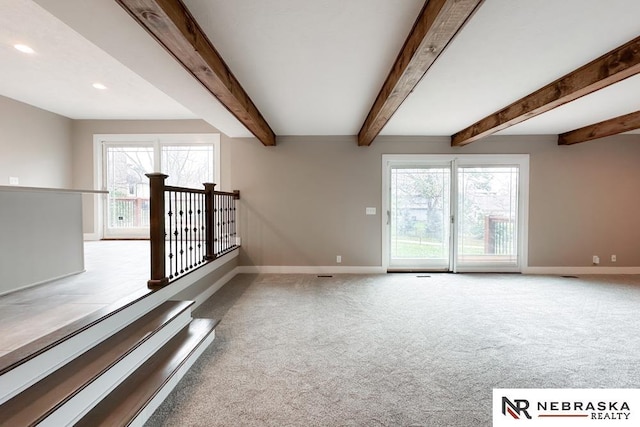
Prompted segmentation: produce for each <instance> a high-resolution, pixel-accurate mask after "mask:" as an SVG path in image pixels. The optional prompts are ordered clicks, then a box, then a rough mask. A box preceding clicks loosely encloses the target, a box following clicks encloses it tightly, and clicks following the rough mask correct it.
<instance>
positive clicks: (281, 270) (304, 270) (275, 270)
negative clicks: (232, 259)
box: [238, 265, 386, 274]
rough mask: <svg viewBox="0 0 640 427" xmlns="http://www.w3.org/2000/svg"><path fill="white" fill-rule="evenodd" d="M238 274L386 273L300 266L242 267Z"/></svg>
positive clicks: (374, 268) (375, 269) (359, 268)
mask: <svg viewBox="0 0 640 427" xmlns="http://www.w3.org/2000/svg"><path fill="white" fill-rule="evenodd" d="M238 273H245V274H246V273H250V274H256V273H257V274H381V273H386V269H384V268H383V267H382V266H371V267H362V266H347V265H344V266H338V265H330V266H302V265H293V266H286V265H243V266H239V267H238Z"/></svg>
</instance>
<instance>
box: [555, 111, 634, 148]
mask: <svg viewBox="0 0 640 427" xmlns="http://www.w3.org/2000/svg"><path fill="white" fill-rule="evenodd" d="M636 129H640V111H636V112H635V113H630V114H625V115H624V116H618V117H614V118H612V119H609V120H605V121H602V122H599V123H596V124H593V125H589V126H585V127H582V128H580V129H576V130H572V131H570V132H565V133H562V134H560V135H558V145H571V144H578V143H580V142H586V141H591V140H592V139H598V138H604V137H605V136H611V135H617V134H619V133H624V132H629V131H632V130H636Z"/></svg>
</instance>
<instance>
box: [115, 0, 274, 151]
mask: <svg viewBox="0 0 640 427" xmlns="http://www.w3.org/2000/svg"><path fill="white" fill-rule="evenodd" d="M116 1H117V2H118V3H119V4H120V5H121V6H122V7H123V8H124V9H125V10H126V11H127V12H128V13H129V14H130V15H131V16H132V17H133V18H134V19H135V20H136V21H137V22H138V23H139V24H140V25H141V26H142V27H143V28H144V29H146V30H147V31H148V32H149V33H150V34H151V35H152V36H153V37H154V38H155V39H156V40H157V41H158V42H159V43H160V44H161V45H162V46H164V48H165V49H166V50H167V51H168V52H169V53H171V54H172V55H173V56H174V57H175V58H176V59H177V60H178V62H180V63H181V64H182V65H183V66H184V67H185V68H186V69H187V70H188V71H189V72H190V73H191V74H192V75H193V76H194V77H195V78H196V79H197V80H198V81H200V83H202V84H203V85H204V86H205V87H206V88H207V89H208V90H209V92H211V93H212V94H213V96H215V97H216V98H217V99H218V100H219V101H220V102H221V103H222V104H223V105H224V106H225V107H226V108H227V109H228V110H229V111H230V112H231V114H233V115H234V116H235V117H236V118H237V119H238V120H239V121H240V122H241V123H242V124H243V125H245V126H246V127H247V129H249V131H251V133H253V134H254V135H255V136H256V137H257V138H258V139H259V140H260V141H261V142H262V143H263V144H264V145H267V146H268V145H276V137H275V133H274V132H273V130H271V127H270V126H269V124H268V123H267V121H266V120H265V119H264V117H262V114H260V111H258V108H257V107H256V106H255V104H254V103H253V101H251V98H249V95H247V93H246V92H245V90H244V89H243V88H242V86H241V85H240V82H238V80H237V79H236V78H235V76H234V75H233V73H232V72H231V70H230V69H229V67H228V66H227V64H225V62H224V60H223V59H222V57H221V56H220V54H218V52H217V51H216V49H215V47H214V46H213V44H212V43H211V41H210V40H209V39H208V38H207V36H206V34H205V33H204V31H202V29H201V28H200V26H199V25H198V23H197V22H196V20H195V19H194V18H193V16H192V15H191V13H190V12H189V10H188V9H187V7H186V6H185V5H184V4H183V3H182V2H181V1H180V0H116Z"/></svg>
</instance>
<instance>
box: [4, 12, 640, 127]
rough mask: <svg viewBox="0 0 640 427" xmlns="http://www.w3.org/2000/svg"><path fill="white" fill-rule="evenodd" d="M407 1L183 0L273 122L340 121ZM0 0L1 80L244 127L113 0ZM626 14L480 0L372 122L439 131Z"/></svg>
mask: <svg viewBox="0 0 640 427" xmlns="http://www.w3.org/2000/svg"><path fill="white" fill-rule="evenodd" d="M423 3H424V1H423V0H403V1H397V0H349V1H345V0H324V1H312V0H309V1H300V0H270V1H255V0H234V1H228V0H185V4H187V6H188V7H189V9H190V10H191V12H192V13H193V15H194V16H195V17H196V19H197V20H198V22H199V23H200V25H201V26H202V27H203V29H204V30H205V32H206V33H207V34H208V35H209V37H210V39H211V41H212V42H213V44H214V45H215V46H216V49H217V50H218V51H219V52H220V54H221V55H222V57H223V58H224V59H225V61H226V62H227V64H228V65H229V67H230V68H231V70H232V71H233V73H234V74H235V76H236V77H237V78H238V80H239V81H240V82H241V84H242V85H243V87H244V88H245V90H246V91H247V93H248V94H249V96H250V97H251V98H252V100H253V101H254V103H255V104H256V105H257V107H258V109H259V110H260V111H261V112H262V114H263V116H264V117H265V118H266V120H267V121H268V122H269V123H270V125H271V127H272V128H273V130H274V131H275V132H276V134H277V135H355V134H356V133H357V132H358V131H359V129H360V127H361V125H362V123H363V121H364V118H365V116H366V114H367V112H368V110H369V109H370V107H371V105H372V103H373V100H374V99H375V97H376V95H377V94H378V91H379V90H380V87H381V85H382V82H383V81H384V79H385V78H386V75H387V73H388V71H389V69H390V68H391V65H392V64H393V61H394V60H395V57H396V55H397V54H398V52H399V50H400V48H401V46H402V43H403V42H404V39H405V38H406V36H407V34H408V32H409V31H410V29H411V26H412V24H413V22H414V21H415V18H416V16H417V14H418V13H419V11H420V9H421V7H422V4H423ZM0 8H1V9H0V10H2V14H0V69H1V70H2V71H1V73H2V78H1V79H0V94H1V95H4V96H8V97H11V98H14V99H17V100H20V101H23V102H26V103H28V104H32V105H35V106H37V107H40V108H44V109H46V110H49V111H53V112H56V113H58V114H61V115H64V116H68V117H71V118H76V119H86V118H94V119H112V118H120V119H153V118H155V119H168V118H176V119H182V118H203V119H204V120H206V121H208V122H209V123H211V124H212V125H214V126H216V127H217V128H219V129H220V130H221V131H223V132H225V133H226V134H228V135H229V136H247V135H249V132H248V131H247V130H246V129H245V128H244V127H243V126H242V125H241V124H240V123H239V122H238V121H237V120H236V119H235V118H233V116H231V114H230V113H229V112H228V111H226V109H225V108H224V107H223V106H222V105H221V104H220V103H219V102H218V101H217V100H215V99H214V98H213V96H211V95H210V94H209V93H208V92H207V91H206V90H205V89H204V88H203V87H202V86H201V85H200V84H199V83H198V82H197V81H195V79H193V78H192V77H191V76H190V75H189V74H188V73H187V72H186V71H185V70H184V69H183V68H182V67H181V66H180V65H179V64H177V62H176V61H175V60H174V59H173V58H172V57H171V56H170V55H169V54H168V53H166V52H165V51H164V50H163V49H162V48H161V47H160V46H159V45H158V44H157V43H156V42H155V41H154V40H153V39H152V38H151V37H150V36H149V35H148V34H147V33H146V32H145V31H144V30H143V29H142V28H140V27H139V26H138V24H137V23H135V21H134V20H133V19H132V18H131V17H129V15H127V14H126V12H124V10H122V8H121V7H120V6H118V5H117V3H116V2H115V1H114V0H65V1H59V0H35V2H34V1H31V0H0ZM638 16H640V1H638V0H615V1H602V0H562V1H557V0H528V1H513V0H485V2H484V4H483V5H482V6H481V7H480V9H479V10H478V11H477V13H476V14H475V15H474V16H473V18H472V19H471V20H470V21H469V23H468V24H467V25H466V26H465V27H464V28H463V30H462V31H461V32H460V34H458V36H457V37H456V38H455V39H454V41H453V42H452V43H451V44H450V46H449V47H448V48H447V49H446V50H445V52H444V53H443V54H442V55H441V57H440V58H439V59H438V61H437V62H436V63H435V65H434V66H433V67H432V68H431V70H430V71H429V72H428V73H427V75H426V76H425V78H424V79H423V80H422V82H421V83H420V84H419V85H418V87H416V89H415V90H414V92H413V93H412V94H411V95H410V96H409V97H408V98H407V100H406V101H405V103H404V104H403V105H402V106H401V107H400V109H399V110H398V111H397V112H396V114H395V115H394V116H393V117H392V119H391V120H390V122H389V123H388V124H387V126H386V127H385V128H384V129H383V132H382V134H384V135H451V134H453V133H455V132H457V131H459V130H461V129H462V128H464V127H466V126H468V125H470V124H472V123H473V122H475V121H477V120H478V119H481V118H482V117H484V116H486V115H488V114H491V113H493V112H495V111H496V110H499V109H500V108H502V107H504V106H506V105H508V104H510V103H511V102H513V101H515V100H517V99H518V98H520V97H522V96H524V95H526V94H528V93H530V92H532V91H534V90H536V89H538V88H539V87H541V86H543V85H545V84H547V83H549V82H551V81H552V80H555V79H556V78H558V77H561V76H562V75H564V74H565V73H567V72H569V71H571V70H573V69H575V68H577V67H579V66H581V65H583V64H585V63H587V62H589V61H590V60H592V59H595V58H596V57H598V56H600V55H602V54H603V53H605V52H607V51H609V50H611V49H613V48H615V47H617V46H619V45H621V44H623V43H625V42H627V41H629V40H631V39H633V38H634V37H637V36H638V35H639V34H640V20H638V18H637V17H638ZM18 42H22V43H26V44H29V45H31V46H32V47H33V48H34V49H36V52H37V53H36V54H35V55H32V56H27V55H24V54H21V53H20V52H18V51H16V50H15V49H13V47H12V46H13V44H14V43H18ZM95 81H101V82H102V83H104V84H105V85H106V86H108V88H109V89H108V90H107V91H97V90H96V89H94V88H92V87H91V84H92V83H93V82H95ZM638 95H640V77H638V76H636V77H633V78H629V79H627V80H625V81H623V82H620V83H618V84H616V85H614V86H611V87H610V88H607V89H604V90H602V91H599V92H597V93H595V94H593V95H589V96H586V97H583V98H581V99H579V100H577V101H574V102H573V103H570V104H568V105H565V106H563V107H560V108H557V109H555V110H552V111H551V112H548V113H545V114H543V115H541V116H538V117H536V118H533V119H531V120H528V121H526V122H523V123H521V124H519V125H516V126H513V127H512V128H509V129H507V130H505V131H503V132H502V133H503V134H557V133H560V132H564V131H568V130H571V129H574V128H577V127H581V126H584V125H587V124H590V123H593V122H596V121H600V120H604V119H607V118H611V117H614V116H618V115H621V114H625V113H629V112H632V111H636V110H640V96H638Z"/></svg>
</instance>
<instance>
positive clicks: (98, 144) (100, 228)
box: [93, 133, 221, 239]
mask: <svg viewBox="0 0 640 427" xmlns="http://www.w3.org/2000/svg"><path fill="white" fill-rule="evenodd" d="M105 144H110V145H120V146H127V145H152V146H153V147H154V152H155V154H154V156H155V158H154V172H160V170H159V169H160V166H161V164H160V151H161V147H162V146H163V145H180V144H184V145H198V144H206V145H213V168H214V177H213V179H214V181H213V182H214V183H215V184H217V185H218V188H217V190H219V189H220V187H219V186H220V176H221V173H220V169H221V165H220V134H219V133H171V134H164V133H162V134H94V135H93V188H94V189H96V190H106V188H104V181H103V178H104V173H105V171H104V145H105ZM96 199H97V202H96V203H95V205H94V211H93V216H94V218H93V220H94V230H95V231H96V233H97V236H96V237H97V238H98V239H102V238H103V237H105V215H106V212H105V209H106V195H105V196H102V197H97V198H96ZM110 237H111V236H110ZM114 237H117V236H114ZM133 237H135V236H133Z"/></svg>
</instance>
